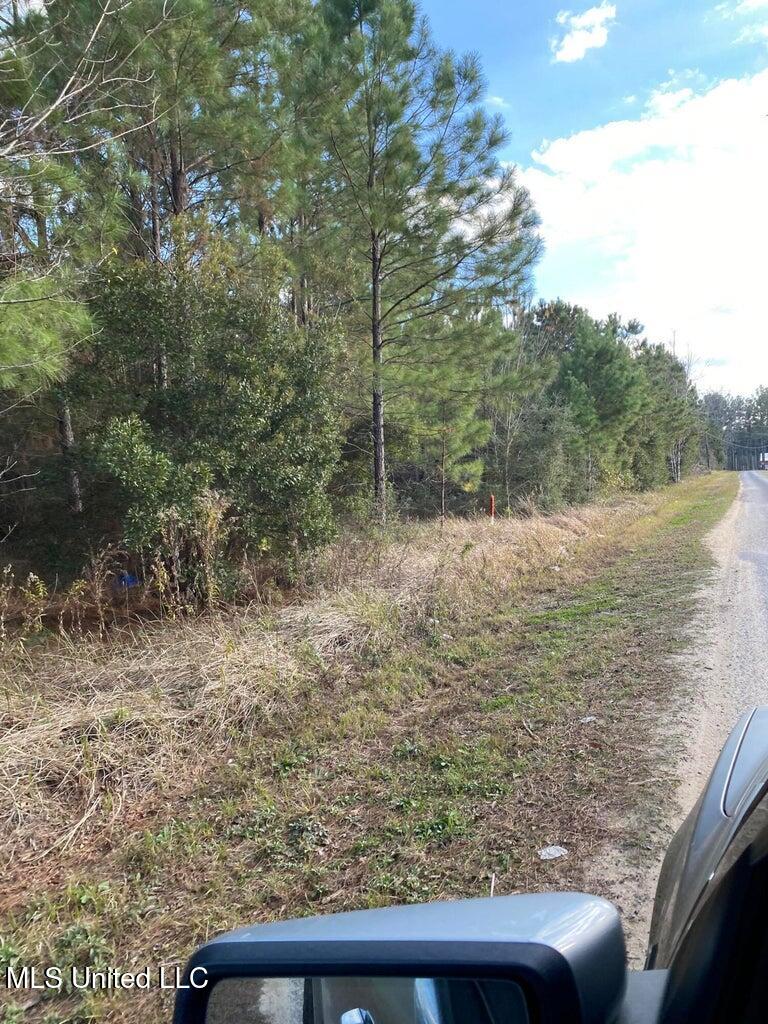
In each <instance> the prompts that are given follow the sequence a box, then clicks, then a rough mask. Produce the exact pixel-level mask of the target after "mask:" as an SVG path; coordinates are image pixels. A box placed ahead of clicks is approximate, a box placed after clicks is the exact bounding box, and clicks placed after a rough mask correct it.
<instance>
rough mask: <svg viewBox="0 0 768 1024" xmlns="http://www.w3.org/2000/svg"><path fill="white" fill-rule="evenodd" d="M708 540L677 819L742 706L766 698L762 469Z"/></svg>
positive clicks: (767, 600) (767, 531)
mask: <svg viewBox="0 0 768 1024" xmlns="http://www.w3.org/2000/svg"><path fill="white" fill-rule="evenodd" d="M708 540H709V543H710V545H711V548H712V551H713V553H714V555H715V558H716V559H717V563H718V572H717V574H716V576H715V579H714V580H713V582H712V584H711V586H710V587H709V588H708V590H707V592H706V593H705V595H704V601H703V602H702V605H703V607H702V610H701V612H700V614H699V616H698V621H697V622H696V623H695V625H694V629H695V632H694V636H695V637H696V646H695V653H694V654H693V655H692V656H691V658H690V659H689V660H688V674H689V678H690V680H691V684H692V701H691V717H690V727H689V729H687V730H686V732H687V742H686V747H687V751H686V753H685V757H684V760H683V767H682V768H681V776H682V779H683V782H682V785H681V787H680V791H679V800H680V805H681V810H680V820H682V818H683V817H685V815H686V814H687V813H688V811H689V810H690V808H691V807H692V806H693V804H694V803H695V801H696V798H697V797H698V794H699V792H700V791H701V788H702V787H703V785H704V783H705V782H706V780H707V777H708V775H709V773H710V771H711V770H712V767H713V765H714V763H715V759H716V758H717V755H718V753H719V752H720V748H721V746H722V745H723V743H724V742H725V738H726V737H727V735H728V733H729V732H730V730H731V728H732V726H733V725H734V724H735V722H736V719H737V718H738V717H739V715H740V714H741V712H742V711H744V709H745V708H747V707H749V706H750V705H752V704H768V666H767V665H766V654H767V653H768V649H767V648H766V645H767V644H768V473H762V472H749V473H742V474H741V488H740V490H739V495H738V497H737V499H736V501H735V502H734V503H733V505H732V506H731V508H730V510H729V512H728V514H727V515H726V516H725V518H724V519H723V520H722V521H721V522H720V524H719V525H718V526H717V527H716V528H715V530H713V532H712V533H711V534H710V537H709V538H708Z"/></svg>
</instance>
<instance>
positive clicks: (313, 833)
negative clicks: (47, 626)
mask: <svg viewBox="0 0 768 1024" xmlns="http://www.w3.org/2000/svg"><path fill="white" fill-rule="evenodd" d="M736 486H737V477H736V474H731V475H727V474H714V475H712V476H710V477H704V478H700V479H697V480H694V481H691V482H688V483H686V484H684V485H682V486H680V487H678V488H675V489H667V490H664V491H662V492H659V493H656V494H650V495H643V496H641V497H633V498H626V499H622V500H619V501H616V502H614V503H612V504H610V505H604V506H593V507H589V508H583V509H576V510H571V511H569V512H567V513H564V514H562V515H557V516H552V517H547V518H544V517H534V518H531V519H526V520H511V521H500V522H498V523H497V524H496V525H495V526H492V525H490V524H489V523H488V522H487V521H484V520H478V521H456V522H449V523H448V524H447V525H446V526H445V528H444V530H443V531H442V532H441V531H440V528H439V526H436V525H434V524H431V525H423V526H418V527H415V528H413V529H408V530H407V531H404V533H403V536H402V537H401V538H399V539H398V540H397V541H392V542H391V543H389V544H387V545H386V546H381V545H377V544H374V543H372V542H365V541H360V542H356V543H351V542H350V543H347V544H339V545H337V546H336V547H335V548H334V549H333V550H331V551H329V552H326V553H325V554H324V555H323V556H322V558H321V559H320V560H319V562H318V564H317V566H316V567H315V569H314V576H313V581H312V582H311V583H309V584H308V592H307V595H306V597H305V599H303V600H302V601H301V602H300V603H294V604H291V605H287V606H284V607H282V608H280V607H272V608H261V609H255V610H251V611H249V612H243V613H237V614H234V615H227V616H220V617H217V618H212V619H202V620H197V621H192V622H190V621H187V622H179V623H166V624H164V625H154V626H151V627H150V626H147V627H145V628H143V629H140V630H136V631H134V632H133V633H132V634H130V635H129V634H127V633H125V632H121V633H119V634H115V635H113V636H112V637H111V638H108V639H107V640H105V641H99V642H96V641H90V642H88V641H80V642H66V641H62V640H54V639H51V641H50V642H49V643H48V644H46V645H43V646H41V647H39V648H37V649H36V650H34V651H33V652H32V653H28V654H22V653H19V652H16V653H15V654H14V653H11V652H6V653H5V655H4V660H3V673H4V676H5V678H4V682H3V691H4V695H3V708H2V725H3V734H2V737H0V776H1V782H2V787H1V789H0V800H1V801H2V804H3V806H2V808H1V809H0V813H2V817H3V820H4V833H3V839H2V854H3V861H4V886H3V890H4V891H3V897H2V903H3V924H2V927H0V934H2V935H3V936H4V939H3V942H2V944H1V945H0V961H2V960H4V961H5V962H8V961H11V962H16V963H35V962H37V963H41V962H42V963H56V964H59V965H62V966H63V965H67V964H71V963H79V964H83V963H92V964H93V963H95V964H100V963H101V964H109V965H112V964H114V965H117V966H120V967H122V968H124V969H129V968H131V967H134V968H135V967H143V966H144V965H146V964H155V963H160V962H162V963H166V964H170V963H174V962H177V961H181V960H183V959H184V958H185V957H186V956H187V955H188V953H189V952H190V951H191V949H192V948H193V947H194V946H195V945H196V944H197V943H198V942H200V941H201V940H203V939H205V938H206V937H207V936H209V935H211V934H213V933H216V932H219V931H222V930H224V929H227V928H230V927H234V926H237V925H241V924H243V923H246V922H251V921H257V920H269V919H272V918H276V917H286V916H290V915H298V914H308V913H321V912H331V911H335V910H341V909H350V908H355V907H368V906H377V905H381V904H386V903H393V902H402V901H417V900H428V899H436V898H446V897H447V898H451V897H459V896H472V895H482V894H486V893H488V891H489V886H490V880H491V876H492V875H494V874H495V876H496V891H497V892H498V893H505V892H511V891H516V890H518V889H525V888H547V887H557V888H563V887H580V886H581V885H583V884H584V880H585V877H586V876H585V866H586V865H587V863H588V862H589V860H590V858H591V857H592V856H593V855H594V854H595V853H596V851H597V850H598V849H599V847H600V844H601V843H603V842H604V841H605V838H606V836H607V835H608V834H609V829H610V826H609V822H610V821H611V820H614V821H615V820H616V817H617V816H620V817H621V819H622V820H626V821H627V822H635V824H629V825H628V829H629V830H630V833H631V832H632V830H635V833H636V834H634V833H633V834H628V836H627V837H626V838H627V839H628V840H629V841H632V840H633V835H634V840H635V841H636V842H637V844H638V846H639V847H640V848H642V845H643V842H644V836H643V833H642V815H638V813H637V812H638V808H640V807H642V801H643V800H644V799H647V798H646V797H645V796H644V795H643V794H644V792H645V788H644V786H643V781H644V780H646V779H648V778H649V777H653V778H654V780H658V778H659V777H660V774H661V775H662V776H663V775H664V767H663V766H662V768H661V769H660V767H659V765H658V763H652V761H653V760H654V759H655V758H656V757H657V756H658V752H657V751H655V750H654V745H653V743H652V742H650V740H651V739H652V728H651V727H650V724H649V723H651V722H652V720H653V718H654V717H655V716H656V715H658V714H659V712H660V711H662V710H663V709H664V707H665V706H667V705H668V704H669V702H672V701H674V700H675V697H676V695H679V690H678V689H677V687H678V681H677V679H676V676H675V670H674V669H673V668H671V667H670V664H669V662H668V660H667V656H668V655H669V653H670V652H673V651H676V650H679V649H680V648H681V645H682V643H683V641H682V640H681V636H682V634H683V633H684V629H685V623H686V621H687V618H688V616H689V613H690V610H691V608H692V604H693V601H694V594H695V591H696V588H697V586H698V585H699V584H700V582H701V580H702V578H703V575H704V574H705V572H706V569H707V567H708V565H709V556H708V554H707V552H706V549H705V548H704V547H703V546H702V543H701V541H702V538H703V536H704V534H705V533H706V531H707V530H708V529H709V528H710V527H711V526H712V525H713V524H714V523H715V522H716V521H717V519H718V518H719V517H720V516H721V515H722V513H723V512H724V511H725V509H726V508H727V507H728V504H729V503H730V501H731V500H732V498H733V496H734V494H735V490H736ZM588 716H590V717H591V716H595V718H596V721H590V722H587V723H583V722H581V719H582V718H586V717H588ZM670 785H671V783H667V784H666V787H667V788H666V790H665V789H664V784H662V791H661V793H660V794H659V793H658V792H657V796H659V795H661V796H663V795H664V793H665V792H666V793H668V792H669V786H670ZM653 788H654V791H658V783H657V784H655V785H654V787H653ZM551 843H557V844H561V845H563V846H565V847H566V848H567V849H568V850H569V856H568V858H566V859H563V860H559V861H553V862H548V863H544V862H542V861H540V860H539V859H538V857H537V853H536V851H537V850H538V849H539V848H540V847H542V846H545V845H547V844H551ZM0 966H2V964H1V963H0ZM168 1000H169V997H168V996H167V994H166V995H165V996H161V995H160V994H158V993H152V994H150V995H148V996H147V995H143V994H142V995H137V994H131V993H122V994H118V995H116V996H115V995H112V996H109V995H101V994H98V995H88V996H86V997H82V996H81V995H76V996H66V997H61V996H58V997H55V998H46V999H44V1000H42V1001H40V1002H38V1003H37V1004H36V1005H30V1006H28V1007H27V1008H26V1009H22V1004H24V1003H25V1002H32V1000H25V999H24V998H20V997H19V996H18V995H17V996H16V997H14V999H13V1000H12V1001H11V1002H10V1003H8V1002H7V1003H6V1009H5V1016H6V1020H10V1021H17V1020H25V1021H27V1020H29V1021H37V1020H40V1019H42V1018H44V1017H47V1018H48V1020H50V1021H63V1020H69V1021H75V1020H85V1019H86V1018H89V1019H90V1018H96V1017H104V1016H108V1017H110V1018H112V1019H121V1020H136V1021H138V1020H140V1019H144V1020H146V1019H148V1015H149V1016H151V1017H152V1018H153V1019H157V1014H158V1013H161V1014H166V1013H167V1012H168V1006H167V1003H168ZM161 1003H165V1004H166V1005H165V1007H164V1008H163V1007H162V1006H161Z"/></svg>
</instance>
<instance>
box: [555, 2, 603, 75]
mask: <svg viewBox="0 0 768 1024" xmlns="http://www.w3.org/2000/svg"><path fill="white" fill-rule="evenodd" d="M615 19H616V5H615V4H611V3H608V2H607V0H602V3H601V4H599V5H598V6H597V7H590V8H589V10H587V11H583V12H582V13H581V14H572V13H571V12H570V11H560V13H559V14H558V16H557V19H556V20H557V23H558V25H562V26H563V27H564V28H565V29H566V33H565V35H564V36H562V38H560V39H553V40H552V44H551V45H552V53H553V55H554V59H555V60H556V61H562V62H564V63H566V64H570V63H572V62H573V61H576V60H581V59H582V57H584V55H585V54H586V52H587V50H597V49H599V48H600V47H601V46H605V44H606V43H607V42H608V29H609V27H610V25H611V24H612V22H613V21H615Z"/></svg>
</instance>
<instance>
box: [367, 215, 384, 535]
mask: <svg viewBox="0 0 768 1024" xmlns="http://www.w3.org/2000/svg"><path fill="white" fill-rule="evenodd" d="M371 342H372V354H373V387H372V391H373V409H372V420H371V432H372V435H373V493H374V497H375V500H376V509H377V513H378V517H379V520H380V521H381V522H382V523H384V522H386V518H387V477H386V467H385V463H384V389H383V382H382V376H381V362H382V350H383V347H384V338H383V332H382V324H381V245H380V241H379V238H378V236H377V235H376V234H375V233H374V232H371Z"/></svg>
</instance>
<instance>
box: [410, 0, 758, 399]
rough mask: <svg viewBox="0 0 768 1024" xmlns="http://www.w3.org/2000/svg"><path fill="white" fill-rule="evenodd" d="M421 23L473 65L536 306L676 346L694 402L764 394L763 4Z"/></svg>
mask: <svg viewBox="0 0 768 1024" xmlns="http://www.w3.org/2000/svg"><path fill="white" fill-rule="evenodd" d="M421 6H422V9H423V10H424V12H425V13H426V14H427V15H428V17H429V19H430V22H431V25H432V30H433V33H434V35H435V37H436V39H437V41H438V43H439V44H440V45H442V46H443V47H450V48H452V49H455V50H459V51H465V50H474V51H476V52H477V53H479V54H480V57H481V59H482V63H483V67H484V69H485V75H486V79H487V82H488V106H489V109H493V110H496V111H498V112H499V113H501V114H502V115H503V117H504V119H505V121H506V123H507V126H508V128H509V131H510V135H511V141H510V144H509V146H508V150H507V152H506V153H505V156H506V158H507V159H509V160H510V161H512V162H514V163H516V164H517V165H518V167H519V170H520V176H521V179H522V180H523V182H524V183H525V184H526V186H527V187H528V188H529V189H530V191H531V193H532V195H533V198H534V201H535V202H536V205H537V207H538V208H539V211H540V213H541V216H542V219H543V226H542V233H543V237H544V241H545V245H546V255H545V257H544V259H543V261H542V263H541V265H540V267H539V268H538V270H537V285H538V290H539V293H540V294H543V295H546V296H548V297H549V296H552V297H554V296H555V295H560V296H562V297H563V298H566V299H569V300H570V301H574V302H580V303H582V304H584V305H587V306H588V307H589V308H590V309H592V310H593V312H595V313H596V314H597V315H605V314H607V313H608V312H610V311H611V310H612V309H616V310H617V311H618V312H620V313H622V314H624V315H625V316H627V317H631V316H634V317H637V318H638V319H640V320H641V322H643V323H645V324H646V326H647V329H648V332H649V334H650V335H652V336H653V337H654V339H656V340H665V341H671V339H672V338H673V337H674V338H675V339H676V345H677V349H678V351H679V352H680V354H682V355H687V354H690V355H691V357H692V359H693V361H694V362H695V373H696V375H697V377H698V379H699V383H700V385H701V386H702V387H703V388H705V389H706V388H708V387H710V388H714V387H722V388H724V389H726V390H733V391H735V390H747V391H748V390H751V389H752V388H754V387H755V386H756V385H757V384H766V385H768V335H767V332H766V328H765V323H764V319H765V318H764V316H763V313H762V309H761V307H762V305H763V301H762V295H761V292H764V291H765V287H766V286H765V277H766V270H768V261H767V260H766V258H765V253H764V250H765V246H766V244H768V243H767V241H766V240H767V239H768V213H767V210H768V71H767V70H766V69H768V0H688V2H681V0H615V2H614V0H598V2H597V3H594V2H593V3H590V2H586V3H584V2H582V3H570V4H566V5H564V4H563V3H550V2H548V0H544V2H539V0H534V2H521V0H518V2H517V3H510V2H509V0H507V2H503V0H471V2H466V0H423V2H422V4H421ZM756 377H757V378H758V379H756Z"/></svg>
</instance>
